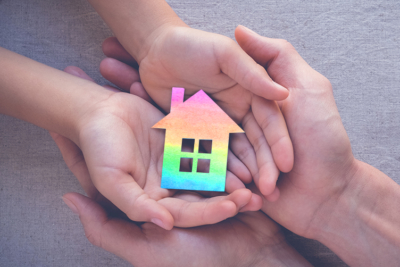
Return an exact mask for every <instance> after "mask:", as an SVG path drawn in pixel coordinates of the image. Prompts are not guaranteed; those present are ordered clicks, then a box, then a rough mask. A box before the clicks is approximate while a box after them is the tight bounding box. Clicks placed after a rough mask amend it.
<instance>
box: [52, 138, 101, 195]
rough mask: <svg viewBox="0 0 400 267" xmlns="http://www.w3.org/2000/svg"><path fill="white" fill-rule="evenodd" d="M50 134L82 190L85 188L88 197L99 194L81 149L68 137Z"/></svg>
mask: <svg viewBox="0 0 400 267" xmlns="http://www.w3.org/2000/svg"><path fill="white" fill-rule="evenodd" d="M50 135H51V137H52V138H53V140H54V142H55V143H56V145H57V146H58V148H59V149H60V152H61V155H62V157H63V159H64V161H65V163H66V164H67V167H68V168H69V169H70V170H71V172H72V173H73V174H74V175H75V177H76V178H77V179H78V181H79V183H80V184H81V186H82V188H83V190H85V192H86V194H87V195H88V196H89V197H90V198H96V197H97V196H98V194H99V191H97V189H96V187H95V186H94V184H93V182H92V180H91V178H90V175H89V171H88V168H87V166H86V162H85V159H84V158H83V154H82V151H81V150H80V149H79V147H78V146H77V145H75V143H74V142H72V141H71V140H69V139H68V138H66V137H64V136H62V135H59V134H57V133H53V132H50Z"/></svg>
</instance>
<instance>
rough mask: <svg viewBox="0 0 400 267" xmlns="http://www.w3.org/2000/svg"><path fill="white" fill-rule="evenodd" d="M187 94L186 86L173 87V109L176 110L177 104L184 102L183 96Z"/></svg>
mask: <svg viewBox="0 0 400 267" xmlns="http://www.w3.org/2000/svg"><path fill="white" fill-rule="evenodd" d="M184 96H185V88H180V87H172V96H171V111H170V112H172V111H173V110H174V108H175V107H176V106H178V105H179V104H180V103H183V97H184Z"/></svg>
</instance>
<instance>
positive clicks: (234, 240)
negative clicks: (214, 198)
mask: <svg viewBox="0 0 400 267" xmlns="http://www.w3.org/2000/svg"><path fill="white" fill-rule="evenodd" d="M63 199H64V201H65V203H66V204H67V205H68V206H69V207H70V208H71V209H72V210H73V211H74V212H75V213H77V214H78V215H79V218H80V220H81V222H82V224H83V227H84V229H85V235H86V237H87V238H88V239H89V241H90V242H91V243H92V244H94V245H96V246H99V247H101V248H103V249H105V250H107V251H110V252H112V253H114V254H116V255H117V256H119V257H121V258H123V259H125V260H127V261H128V262H130V263H131V264H132V265H133V266H137V267H140V266H145V267H151V266H157V267H159V266H185V267H186V266H230V267H232V266H253V267H256V266H311V265H310V264H309V263H308V262H307V261H306V260H305V259H304V258H303V257H301V256H300V255H299V254H298V253H297V252H296V251H295V250H294V249H293V248H292V247H290V246H289V245H288V244H287V243H286V241H285V239H284V237H283V235H282V233H281V232H280V228H279V227H278V225H277V224H276V223H274V222H273V221H272V220H271V219H269V218H268V217H267V216H266V215H265V214H263V213H262V212H259V211H258V212H245V213H240V214H238V215H236V216H235V217H233V218H229V219H227V220H225V221H223V222H220V223H218V224H214V225H206V226H200V227H196V228H188V229H184V228H173V229H172V230H170V231H166V230H164V229H162V228H160V227H158V226H156V225H154V224H151V223H144V224H141V225H138V224H135V223H133V222H129V221H126V220H124V219H121V218H116V217H112V216H110V215H109V213H107V211H108V210H106V209H104V208H103V207H102V206H101V205H99V204H98V203H96V202H95V201H93V200H92V199H90V198H87V197H84V196H82V195H80V194H77V193H68V194H66V195H64V197H63Z"/></svg>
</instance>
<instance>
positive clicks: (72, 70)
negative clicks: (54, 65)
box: [64, 66, 94, 82]
mask: <svg viewBox="0 0 400 267" xmlns="http://www.w3.org/2000/svg"><path fill="white" fill-rule="evenodd" d="M64 71H65V72H66V73H69V74H72V75H74V76H76V77H79V78H82V79H85V80H88V81H92V82H94V80H93V79H92V78H90V77H89V75H87V74H86V72H84V71H83V70H82V69H81V68H78V67H75V66H68V67H66V68H65V69H64Z"/></svg>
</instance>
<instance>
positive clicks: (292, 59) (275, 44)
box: [235, 26, 326, 90]
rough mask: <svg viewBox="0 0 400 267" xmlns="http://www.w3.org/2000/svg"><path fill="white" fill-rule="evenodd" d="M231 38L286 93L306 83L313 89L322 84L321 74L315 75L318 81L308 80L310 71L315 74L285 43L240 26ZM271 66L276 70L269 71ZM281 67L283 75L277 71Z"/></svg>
mask: <svg viewBox="0 0 400 267" xmlns="http://www.w3.org/2000/svg"><path fill="white" fill-rule="evenodd" d="M235 37H236V40H237V42H238V44H239V45H240V47H241V48H242V49H243V50H244V51H245V52H246V53H247V54H248V55H249V56H250V57H252V58H253V59H254V60H255V61H256V62H257V63H259V64H261V65H262V66H264V67H266V68H267V70H268V73H269V75H270V76H271V77H272V78H273V79H274V81H276V82H277V83H279V84H281V85H283V86H285V87H286V88H288V89H289V90H290V88H302V87H304V86H307V84H310V83H311V84H310V86H313V87H315V86H316V82H322V83H323V84H325V83H326V79H324V78H322V75H318V77H320V78H319V79H320V80H313V79H309V77H310V72H311V73H316V71H315V70H313V69H312V68H311V67H310V66H309V65H308V64H307V62H305V61H304V59H303V58H302V57H301V56H300V55H299V53H297V51H296V49H295V48H294V47H293V46H292V45H291V44H290V43H289V42H287V41H285V40H280V39H272V38H267V37H263V36H260V35H258V34H257V33H255V32H254V31H252V30H250V29H248V28H246V27H244V26H238V27H237V28H236V30H235ZM272 65H276V67H274V68H269V67H270V66H272ZM283 68H284V69H285V71H284V72H283V71H281V70H282V69H283Z"/></svg>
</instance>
